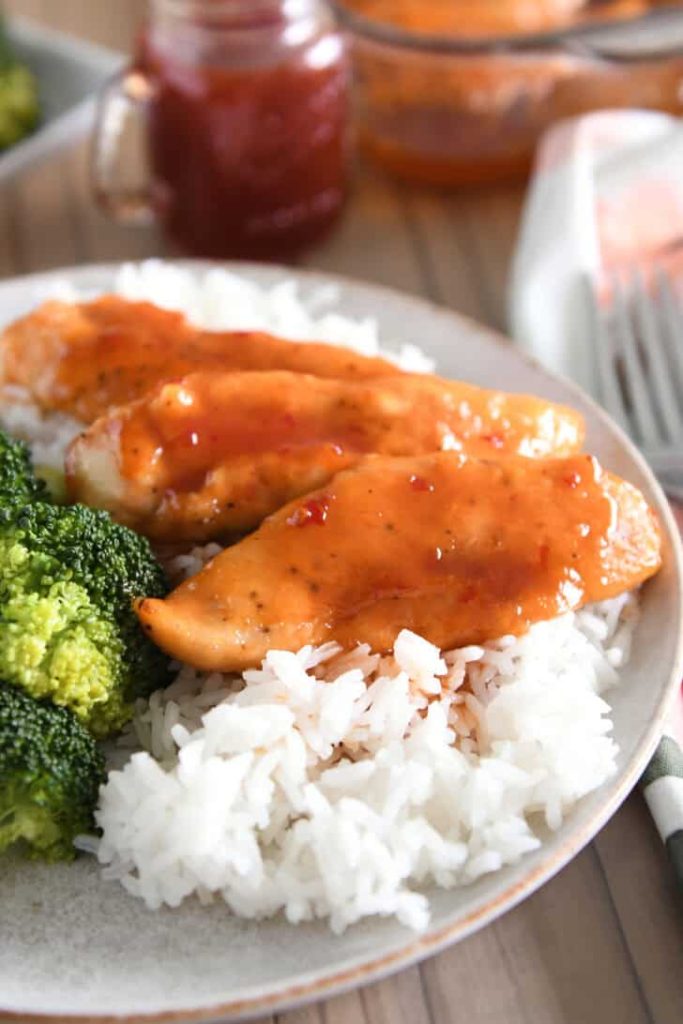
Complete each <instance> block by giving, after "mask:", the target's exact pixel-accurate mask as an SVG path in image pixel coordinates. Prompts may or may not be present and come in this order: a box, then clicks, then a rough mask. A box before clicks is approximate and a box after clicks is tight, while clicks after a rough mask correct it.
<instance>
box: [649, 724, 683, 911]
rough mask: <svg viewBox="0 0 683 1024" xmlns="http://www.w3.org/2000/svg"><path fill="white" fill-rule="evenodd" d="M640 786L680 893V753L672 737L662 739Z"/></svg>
mask: <svg viewBox="0 0 683 1024" xmlns="http://www.w3.org/2000/svg"><path fill="white" fill-rule="evenodd" d="M640 784H641V786H642V788H643V794H644V796H645V799H646V801H647V805H648V807H649V808H650V812H651V814H652V817H653V818H654V820H655V824H656V826H657V828H658V830H659V834H660V835H661V837H662V839H663V840H664V842H665V843H666V849H667V852H668V854H669V857H670V858H671V863H672V864H673V867H674V871H675V873H676V878H677V880H678V885H679V888H680V890H681V892H683V750H681V748H680V746H679V745H678V743H677V742H676V740H675V739H674V738H673V736H664V737H663V739H662V741H661V743H660V744H659V746H658V747H657V750H656V752H655V755H654V757H653V758H652V760H651V761H650V764H649V765H648V768H647V771H646V772H645V774H644V775H643V778H642V780H641V783H640Z"/></svg>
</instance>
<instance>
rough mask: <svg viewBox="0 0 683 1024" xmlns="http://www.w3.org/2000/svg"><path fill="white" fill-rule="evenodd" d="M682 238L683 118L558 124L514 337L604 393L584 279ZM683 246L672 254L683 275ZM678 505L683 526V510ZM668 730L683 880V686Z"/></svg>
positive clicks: (539, 180)
mask: <svg viewBox="0 0 683 1024" xmlns="http://www.w3.org/2000/svg"><path fill="white" fill-rule="evenodd" d="M677 243H678V244H679V245H680V244H681V243H683V122H682V121H679V120H678V119H676V118H673V117H669V116H667V115H665V114H658V113H653V112H648V111H639V110H624V111H604V112H601V113H596V114H590V115H587V116H585V117H580V118H576V119H574V120H571V121H566V122H563V123H560V124H558V125H557V126H556V127H555V128H553V129H552V130H551V131H550V132H549V133H548V134H547V135H546V137H545V138H544V139H543V140H542V142H541V145H540V148H539V152H538V156H537V161H536V169H535V174H534V177H533V179H532V182H531V186H530V190H529V195H528V198H527V203H526V208H525V211H524V216H523V220H522V228H521V234H520V238H519V243H518V248H517V252H516V256H515V261H514V267H513V273H512V280H511V290H510V300H509V313H510V327H511V333H512V336H513V337H514V338H515V340H516V341H517V343H518V344H519V345H520V346H521V347H522V348H524V349H526V350H527V351H528V352H530V353H532V354H533V355H534V356H535V357H536V358H537V359H539V360H540V361H541V362H542V363H544V364H545V365H546V366H548V367H549V368H550V369H553V370H555V371H556V372H559V373H561V374H564V375H566V376H568V377H571V378H573V379H574V380H575V381H577V382H578V383H579V384H581V385H582V386H583V387H584V388H585V389H586V390H587V391H589V392H591V391H594V379H595V373H594V369H593V367H594V362H593V354H592V346H593V339H592V337H591V332H592V328H591V324H590V321H589V315H590V314H589V311H588V304H587V303H586V301H585V293H584V288H585V283H584V280H583V279H584V277H585V275H586V274H589V275H591V276H592V277H593V279H594V282H595V283H596V285H597V286H598V287H599V286H600V284H601V283H602V281H603V279H604V274H605V272H606V271H607V270H615V271H618V267H619V265H620V264H622V265H623V264H628V265H632V264H634V263H640V264H642V266H643V267H644V268H647V266H648V263H649V262H651V261H652V257H653V256H654V255H655V254H657V255H659V256H661V255H662V254H666V253H667V252H668V251H669V250H670V249H671V247H673V246H675V245H676V244H677ZM680 251H681V250H679V253H678V259H677V261H676V256H675V255H674V256H673V257H672V259H673V260H674V266H675V267H676V268H678V269H679V271H680V273H679V281H680V282H681V283H683V260H682V259H681V256H680ZM681 344H683V339H681ZM595 397H599V396H597V395H595ZM675 511H676V514H677V518H678V521H679V524H680V525H681V527H682V529H683V512H682V510H681V509H680V508H679V509H677V510H675ZM667 732H668V733H669V734H670V735H669V736H665V737H664V739H663V740H662V742H661V743H660V746H659V748H658V750H657V753H656V754H655V756H654V757H653V759H652V761H651V763H650V766H649V768H648V770H647V772H646V773H645V776H644V777H643V780H642V784H643V790H644V793H645V798H646V800H647V802H648V806H649V807H650V810H651V812H652V816H653V818H654V820H655V823H656V824H657V827H658V829H659V832H660V834H661V836H662V839H663V840H664V841H665V843H666V845H667V849H668V851H669V855H670V857H671V860H672V863H673V865H674V869H675V871H676V874H677V877H678V880H679V884H680V885H681V887H683V753H682V752H681V746H683V693H682V694H680V695H679V700H678V701H677V702H676V704H675V707H674V709H673V711H672V716H671V719H670V721H669V723H668V726H667Z"/></svg>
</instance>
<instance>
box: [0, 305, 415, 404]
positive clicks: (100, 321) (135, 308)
mask: <svg viewBox="0 0 683 1024" xmlns="http://www.w3.org/2000/svg"><path fill="white" fill-rule="evenodd" d="M202 369H206V370H225V371H234V370H272V369H282V370H293V371H295V372H300V373H310V374H313V375H314V376H316V377H333V378H340V379H347V378H348V379H354V378H363V377H376V376H388V375H389V374H392V373H396V374H398V373H399V372H400V371H399V370H398V368H397V367H395V366H393V365H392V364H391V363H389V362H386V360H384V359H369V358H366V357H365V356H361V355H357V354H356V353H355V352H352V351H350V350H349V349H344V348H338V347H335V346H334V345H324V344H322V343H320V344H319V343H316V342H295V341H284V340H283V339H281V338H274V337H272V336H271V335H269V334H263V333H259V332H255V331H231V332H226V333H218V332H210V331H200V330H197V329H196V328H194V327H191V326H190V324H188V323H187V321H186V320H185V318H184V317H183V316H182V315H181V314H180V313H173V312H169V311H168V310H165V309H159V308H158V307H157V306H154V305H152V304H151V303H149V302H129V301H127V300H126V299H122V298H119V297H117V296H114V295H108V296H105V297H104V298H100V299H96V300H95V301H94V302H84V303H80V304H79V305H73V304H71V303H66V302H45V303H44V304H43V305H42V306H40V307H39V308H38V309H37V310H36V311H35V312H33V313H29V314H28V316H25V317H23V318H22V319H21V320H17V321H16V322H15V323H13V324H11V325H10V326H9V327H8V328H7V329H6V330H5V332H4V334H3V336H2V341H1V343H0V383H2V384H5V385H6V384H13V385H19V386H21V387H23V388H26V389H27V391H28V392H29V394H30V396H31V398H32V399H33V401H35V402H36V403H37V404H38V405H39V406H41V407H42V408H43V409H45V410H48V411H55V410H58V411H60V412H66V413H69V414H70V415H71V416H74V417H76V419H79V420H82V421H83V422H84V423H92V421H93V420H95V419H96V418H97V417H98V416H101V415H102V414H103V413H105V412H107V410H108V409H110V408H111V407H112V406H115V405H122V404H123V403H124V402H130V401H133V400H134V399H136V398H141V397H142V396H143V395H144V394H146V392H148V391H150V390H151V389H152V388H153V387H155V386H156V385H157V384H160V383H162V382H163V381H167V380H173V379H177V378H179V377H183V376H185V375H186V374H188V373H193V372H194V371H196V370H202Z"/></svg>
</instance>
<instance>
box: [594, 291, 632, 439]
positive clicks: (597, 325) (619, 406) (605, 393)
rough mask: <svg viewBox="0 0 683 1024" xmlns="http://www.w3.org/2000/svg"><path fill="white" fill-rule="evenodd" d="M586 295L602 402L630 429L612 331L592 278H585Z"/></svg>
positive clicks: (610, 412) (612, 415)
mask: <svg viewBox="0 0 683 1024" xmlns="http://www.w3.org/2000/svg"><path fill="white" fill-rule="evenodd" d="M585 288H586V295H587V298H588V307H589V310H590V316H591V320H592V322H593V330H592V332H591V333H592V337H593V338H594V339H595V345H594V346H593V348H594V352H595V367H596V370H597V374H598V387H599V389H600V398H601V400H602V404H603V406H604V408H605V409H606V410H607V412H608V413H609V414H610V416H611V417H612V419H613V420H616V422H617V423H618V424H619V426H620V427H622V428H623V429H624V430H626V431H628V429H629V422H628V415H627V413H626V409H625V408H624V403H623V400H622V397H621V388H620V387H619V379H618V377H617V372H616V369H615V365H614V353H613V344H612V337H611V334H610V331H609V329H608V326H607V316H606V314H605V313H603V311H602V310H601V309H600V300H599V298H598V294H597V291H596V289H595V286H594V284H593V282H592V281H591V279H590V278H589V277H586V278H585Z"/></svg>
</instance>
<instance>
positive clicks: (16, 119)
mask: <svg viewBox="0 0 683 1024" xmlns="http://www.w3.org/2000/svg"><path fill="white" fill-rule="evenodd" d="M39 115H40V105H39V101H38V85H37V82H36V79H35V76H34V75H33V73H32V72H31V71H29V69H28V68H27V67H25V66H24V65H23V64H18V63H14V64H10V65H8V66H6V67H3V68H0V149H7V147H8V146H13V145H14V143H15V142H19V140H20V139H23V138H24V136H25V135H28V134H29V132H31V131H33V129H34V128H35V126H36V125H37V123H38V118H39Z"/></svg>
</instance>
